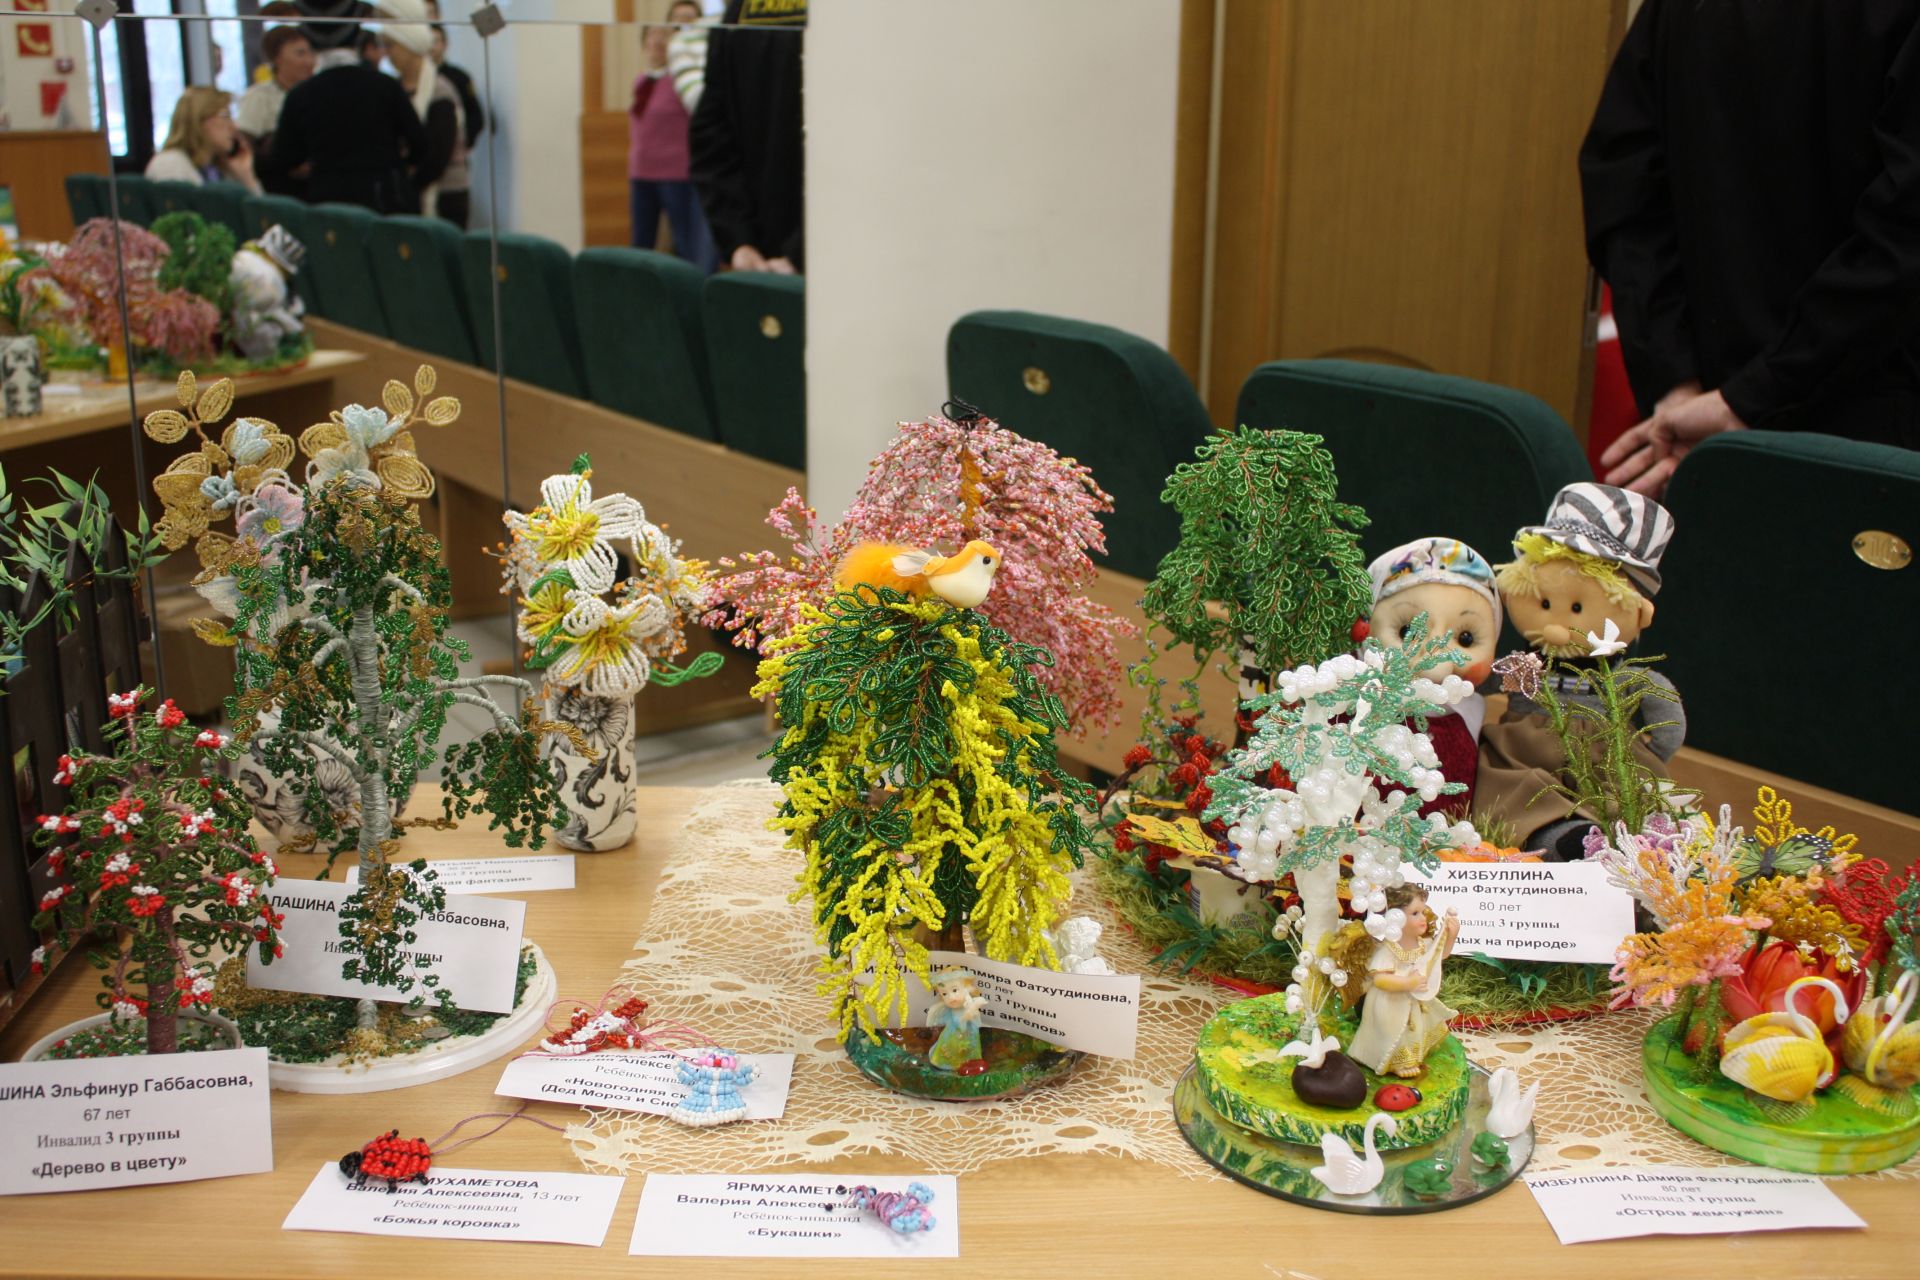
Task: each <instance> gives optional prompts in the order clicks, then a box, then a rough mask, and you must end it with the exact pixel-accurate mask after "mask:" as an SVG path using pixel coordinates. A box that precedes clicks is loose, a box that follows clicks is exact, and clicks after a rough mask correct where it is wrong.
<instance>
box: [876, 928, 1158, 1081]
mask: <svg viewBox="0 0 1920 1280" xmlns="http://www.w3.org/2000/svg"><path fill="white" fill-rule="evenodd" d="M927 965H928V967H929V968H930V969H931V970H932V971H933V972H935V973H938V972H939V971H940V970H941V969H943V968H947V967H952V968H956V969H966V970H968V971H969V972H971V973H972V974H973V976H974V979H975V982H974V985H975V987H976V988H977V989H978V991H979V992H980V998H981V1000H982V1001H983V1002H984V1005H983V1007H982V1009H981V1011H980V1025H981V1026H983V1027H999V1028H1000V1029H1002V1030H1004V1031H1018V1032H1020V1033H1021V1034H1022V1035H1029V1036H1032V1037H1033V1038H1034V1039H1036V1040H1044V1041H1046V1042H1047V1043H1048V1044H1054V1045H1059V1046H1061V1047H1062V1048H1065V1049H1075V1050H1078V1051H1079V1052H1081V1053H1094V1054H1098V1055H1100V1056H1101V1057H1103V1058H1131V1057H1132V1056H1133V1052H1134V1044H1135V1041H1136V1040H1137V1039H1138V1036H1139V1031H1140V975H1139V974H1137V973H1055V972H1054V971H1053V970H1051V969H1034V968H1030V967H1028V966H1027V965H1023V964H1007V963H1006V962H1004V961H1000V960H988V959H985V958H984V957H982V956H976V955H969V954H967V953H966V952H963V951H933V952H929V953H928V955H927ZM907 1005H908V1011H907V1016H908V1017H909V1019H911V1021H912V1024H913V1025H915V1026H921V1025H924V1024H925V1023H926V1020H927V1010H928V1009H931V1008H932V1007H933V1005H934V995H933V993H932V992H931V991H927V990H924V989H923V988H921V987H920V985H919V984H918V983H909V984H908V985H907Z"/></svg>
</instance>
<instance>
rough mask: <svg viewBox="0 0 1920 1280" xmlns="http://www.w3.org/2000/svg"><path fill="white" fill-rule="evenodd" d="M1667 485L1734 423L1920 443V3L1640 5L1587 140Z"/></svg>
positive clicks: (1624, 342)
mask: <svg viewBox="0 0 1920 1280" xmlns="http://www.w3.org/2000/svg"><path fill="white" fill-rule="evenodd" d="M1580 179H1581V189H1582V193H1583V195H1584V198H1585V206H1586V234H1587V253H1588V256H1589V258H1590V259H1591V260H1592V262H1593V265H1594V268H1595V269H1596V270H1597V271H1598V272H1599V273H1600V275H1601V276H1602V277H1604V278H1605V279H1606V281H1607V283H1608V284H1610V285H1611V286H1612V287H1613V299H1614V316H1615V319H1616V321H1617V323H1618V325H1619V329H1620V346H1621V353H1622V355H1623V356H1624V357H1625V360H1626V366H1627V376H1628V379H1629V380H1630V381H1631V383H1632V384H1633V391H1634V397H1635V399H1636V400H1637V401H1638V402H1639V405H1640V410H1641V412H1642V413H1643V414H1645V415H1646V418H1645V420H1644V421H1642V422H1641V423H1639V424H1638V425H1637V426H1635V427H1633V428H1631V429H1630V430H1628V431H1627V432H1626V434H1624V435H1623V436H1621V438H1620V439H1619V440H1617V441H1616V442H1615V443H1614V444H1613V446H1612V447H1611V448H1609V449H1608V450H1607V451H1606V453H1605V454H1603V455H1602V457H1601V462H1602V465H1604V466H1607V467H1610V468H1611V470H1609V471H1608V472H1607V474H1606V477H1605V478H1606V480H1607V482H1608V483H1610V484H1620V485H1626V486H1627V487H1629V488H1633V489H1637V490H1639V491H1641V492H1643V493H1649V494H1655V495H1657V494H1659V493H1660V492H1661V491H1662V490H1663V489H1664V488H1665V486H1666V481H1667V477H1668V476H1669V475H1671V473H1672V471H1673V469H1674V467H1675V466H1676V465H1678V463H1679V461H1680V459H1681V458H1682V457H1684V456H1685V454H1686V452H1687V450H1688V449H1690V448H1691V447H1692V446H1693V445H1694V444H1697V443H1698V442H1699V441H1701V440H1703V439H1705V438H1706V437H1708V436H1710V435H1713V434H1715V433H1717V432H1721V431H1729V430H1737V429H1740V428H1743V427H1765V428H1773V429H1778V430H1788V431H1794V430H1798V431H1821V432H1826V433H1829V434H1832V435H1842V436H1850V437H1853V438H1855V439H1861V440H1872V441H1878V442H1881V443H1887V444H1897V445H1901V446H1904V447H1906V448H1916V447H1920V6H1916V5H1914V4H1913V3H1912V2H1911V0H1822V3H1818V4H1800V3H1780V2H1779V0H1646V3H1645V4H1644V5H1643V6H1642V7H1641V9H1640V12H1639V14H1638V15H1637V16H1636V17H1635V19H1634V22H1633V25H1632V27H1631V28H1629V30H1628V32H1627V36H1626V39H1625V41H1624V42H1623V43H1622V45H1621V47H1620V52H1619V54H1618V56H1617V57H1616V58H1615V59H1614V63H1613V67H1612V69H1611V70H1610V71H1609V73H1608V75H1607V80H1606V85H1605V87H1604V89H1603V90H1602V92H1601V96H1600V104H1599V107H1598V109H1597V110H1596V111H1595V112H1594V117H1593V124H1592V126H1591V128H1590V129H1589V131H1588V133H1587V138H1586V142H1585V144H1584V145H1583V146H1582V147H1581V149H1580Z"/></svg>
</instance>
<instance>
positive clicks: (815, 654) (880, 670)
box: [754, 586, 1092, 1039]
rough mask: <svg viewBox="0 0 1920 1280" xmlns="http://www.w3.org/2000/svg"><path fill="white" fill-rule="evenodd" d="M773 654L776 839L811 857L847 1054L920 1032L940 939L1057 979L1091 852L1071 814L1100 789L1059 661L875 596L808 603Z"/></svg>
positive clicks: (812, 885) (886, 593)
mask: <svg viewBox="0 0 1920 1280" xmlns="http://www.w3.org/2000/svg"><path fill="white" fill-rule="evenodd" d="M768 648H769V649H770V650H771V654H772V656H770V657H768V658H767V659H766V660H765V661H764V662H762V663H761V664H760V683H759V685H758V686H756V688H755V690H754V692H755V693H756V695H759V694H766V695H772V696H773V697H774V698H775V699H776V706H777V708H778V710H779V713H780V719H781V722H782V723H783V724H785V725H786V726H787V729H786V731H785V733H783V734H782V735H781V737H780V740H779V741H778V742H777V743H776V744H775V745H774V747H773V749H772V751H771V753H770V754H771V755H772V757H773V768H772V777H773V779H774V781H775V782H778V783H779V784H780V785H781V786H782V787H783V788H784V789H785V792H786V803H785V804H784V805H783V806H782V807H781V810H780V814H779V816H778V817H776V818H775V819H774V820H773V823H772V825H773V826H774V827H775V828H777V829H780V830H784V831H786V832H787V842H788V845H789V847H791V848H793V849H796V850H799V851H800V852H802V853H804V854H805V855H806V867H805V869H804V870H803V871H802V872H801V875H800V889H799V894H801V895H806V896H808V897H811V898H812V900H813V921H814V928H815V932H816V934H817V935H818V937H819V940H820V942H821V943H822V944H823V945H824V946H825V948H826V954H825V956H823V957H822V959H821V962H820V971H821V974H822V982H821V988H820V990H821V994H823V995H826V996H828V997H830V998H831V999H832V1000H833V1002H834V1006H835V1011H836V1013H837V1014H838V1015H839V1021H840V1035H841V1038H842V1039H845V1038H846V1037H847V1035H848V1034H849V1033H851V1032H852V1031H853V1030H854V1028H855V1027H858V1028H859V1029H860V1030H861V1031H863V1032H865V1033H866V1034H867V1036H868V1037H870V1038H871V1037H873V1036H874V1034H875V1032H876V1028H877V1027H878V1026H879V1025H880V1024H881V1023H882V1022H884V1021H887V1020H889V1019H891V1018H895V1017H904V1016H905V1013H906V1009H907V982H906V979H907V976H908V975H909V974H911V975H913V976H915V977H917V978H918V979H919V980H920V981H921V982H922V983H923V984H926V983H928V982H929V974H928V970H927V954H928V950H929V948H928V946H927V944H926V939H927V938H928V936H929V935H931V937H932V940H933V941H934V943H935V946H936V947H937V948H939V949H946V950H960V949H961V946H962V940H963V933H962V928H963V926H968V925H970V926H971V928H972V931H973V938H974V943H975V946H976V947H977V948H978V949H979V951H980V952H981V953H982V954H984V955H986V956H988V957H991V958H993V959H997V960H1008V961H1012V962H1015V963H1018V964H1029V965H1041V966H1045V967H1049V968H1051V967H1053V966H1054V965H1055V964H1056V963H1057V957H1056V955H1055V953H1054V948H1053V943H1052V941H1051V940H1050V939H1049V938H1048V936H1047V931H1048V930H1049V929H1051V928H1052V927H1053V925H1054V924H1055V923H1056V922H1057V921H1058V920H1059V918H1060V916H1061V914H1062V908H1063V906H1064V904H1065V903H1066V901H1067V899H1068V897H1069V895H1070V894H1071V891H1072V890H1071V886H1070V885H1069V883H1068V880H1067V875H1068V872H1069V870H1070V868H1071V867H1073V866H1077V865H1078V864H1079V862H1080V858H1081V856H1082V854H1083V852H1084V850H1085V849H1086V848H1087V847H1088V845H1089V843H1090V839H1091V835H1090V832H1089V830H1088V828H1087V827H1086V825H1085V824H1084V823H1083V822H1082V820H1081V818H1080V815H1079V813H1078V812H1077V811H1076V809H1075V806H1076V805H1080V804H1085V803H1088V802H1089V801H1090V800H1091V799H1092V791H1091V788H1089V787H1087V786H1086V784H1084V783H1082V782H1080V781H1079V780H1078V779H1075V778H1073V777H1070V776H1068V775H1067V774H1064V773H1062V772H1061V771H1060V769H1059V766H1058V764H1057V761H1056V758H1055V755H1054V742H1053V735H1054V733H1055V732H1056V731H1057V730H1059V729H1060V728H1062V727H1063V726H1064V725H1065V722H1066V721H1065V716H1064V714H1063V713H1062V710H1061V707H1060V702H1059V699H1057V698H1056V697H1054V695H1053V694H1051V693H1049V692H1048V691H1047V690H1046V688H1045V687H1044V686H1043V685H1042V684H1041V683H1040V682H1039V680H1038V679H1037V678H1036V677H1035V675H1034V669H1035V668H1036V667H1038V668H1044V667H1045V666H1046V665H1047V662H1048V655H1047V653H1046V651H1045V650H1042V649H1038V648H1036V647H1034V646H1032V645H1026V644H1022V643H1021V642H1019V641H1017V640H1014V639H1012V638H1011V637H1009V636H1008V635H1007V633H1006V632H1004V631H1002V630H1000V629H999V628H998V627H995V626H994V625H992V624H991V623H989V622H988V621H987V620H986V619H985V618H984V617H982V616H981V615H980V614H979V613H976V612H975V611H973V610H971V609H955V608H952V607H951V606H949V605H947V604H945V603H944V602H942V601H939V600H937V599H935V600H925V601H919V602H914V601H910V600H908V599H907V598H906V597H905V596H903V595H900V594H899V593H897V592H894V591H892V590H889V589H886V588H876V587H867V586H863V587H860V588H857V589H856V590H854V591H851V592H847V593H844V594H841V595H836V596H832V597H830V598H829V599H828V600H827V601H826V603H825V605H824V606H821V607H816V606H813V605H804V606H802V609H801V613H800V622H799V625H798V627H797V628H795V629H794V630H793V631H792V633H791V634H789V635H787V636H784V637H782V638H780V639H778V640H774V641H772V642H771V643H770V644H769V645H768ZM796 896H798V895H796ZM869 975H870V979H871V980H868V977H869Z"/></svg>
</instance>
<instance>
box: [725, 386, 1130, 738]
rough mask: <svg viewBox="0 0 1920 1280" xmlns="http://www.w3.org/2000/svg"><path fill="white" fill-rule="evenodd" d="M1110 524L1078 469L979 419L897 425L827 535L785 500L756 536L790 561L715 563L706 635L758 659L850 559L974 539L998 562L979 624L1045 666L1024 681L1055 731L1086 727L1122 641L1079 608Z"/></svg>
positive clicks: (825, 592) (1115, 627)
mask: <svg viewBox="0 0 1920 1280" xmlns="http://www.w3.org/2000/svg"><path fill="white" fill-rule="evenodd" d="M1112 510H1113V499H1112V498H1110V497H1108V496H1107V494H1106V493H1105V492H1103V491H1102V490H1101V488H1100V487H1099V485H1097V484H1095V483H1094V480H1093V473H1092V472H1091V471H1089V470H1088V469H1087V468H1086V467H1084V466H1082V465H1081V464H1080V463H1078V462H1075V461H1073V460H1072V459H1071V458H1062V457H1061V456H1060V455H1059V454H1057V453H1055V452H1054V451H1053V450H1052V449H1050V448H1048V447H1047V446H1046V445H1043V444H1039V443H1036V442H1035V441H1032V440H1028V439H1026V438H1024V437H1022V436H1019V435H1016V434H1015V433H1013V432H1011V431H1008V430H1007V429H1006V428H1004V427H1001V426H999V425H997V424H995V423H993V422H990V421H987V420H986V419H973V420H968V421H953V420H950V419H947V418H942V417H935V418H932V419H929V420H928V421H926V422H903V423H901V424H900V434H899V435H898V436H897V437H896V438H895V439H894V441H893V443H892V444H890V445H888V446H887V447H886V449H885V450H883V451H882V452H881V454H880V455H879V456H878V457H877V458H875V459H874V460H873V463H872V465H871V466H870V467H869V468H868V470H867V478H866V480H865V482H864V483H863V484H862V485H861V486H860V492H859V494H858V496H856V498H855V499H854V502H853V505H852V506H851V507H849V508H848V509H847V514H846V516H845V518H844V519H842V520H841V521H840V523H839V524H838V525H835V526H834V527H833V528H832V529H826V528H823V527H822V525H821V523H820V519H819V516H818V515H817V514H816V513H815V512H814V511H813V509H812V508H811V507H808V506H807V505H806V503H805V502H804V501H803V500H802V499H801V497H800V494H799V492H798V491H796V490H788V492H787V497H786V500H785V501H784V502H782V503H781V504H780V505H779V506H777V507H775V508H774V509H773V510H772V511H771V512H770V513H768V515H767V523H768V524H769V525H771V526H773V528H774V529H775V530H776V531H777V532H778V533H779V534H780V535H781V536H782V537H784V538H786V539H787V540H788V541H790V542H791V543H792V544H793V549H792V552H791V554H790V555H789V556H788V557H787V558H786V559H784V560H782V559H781V557H780V556H779V554H778V553H776V552H772V551H755V552H750V553H748V554H746V555H743V556H741V557H740V558H739V560H738V561H737V562H736V561H732V560H722V561H720V564H721V566H722V568H724V569H727V570H730V572H728V573H725V574H723V575H722V576H721V577H720V578H719V579H718V580H717V582H716V583H715V588H714V590H715V595H716V596H717V597H718V598H720V599H722V600H724V601H726V602H728V603H727V604H726V605H725V606H724V607H721V608H718V609H716V610H714V611H713V612H712V613H710V614H709V615H708V617H707V619H706V621H707V623H708V625H710V626H725V627H726V628H727V629H728V630H730V631H732V632H734V633H735V635H734V643H735V644H738V645H741V646H743V647H747V648H754V649H758V650H759V651H760V652H761V653H762V654H767V653H771V652H773V650H772V647H771V646H772V644H773V642H774V641H777V640H780V639H782V638H784V637H786V636H788V635H791V634H792V633H793V632H794V631H795V630H796V629H797V628H798V627H799V626H800V625H801V624H802V621H803V617H802V613H801V610H802V608H803V607H804V606H807V605H814V606H819V605H824V604H825V603H826V601H827V599H828V598H829V597H830V596H832V595H833V593H834V571H835V570H836V569H837V568H838V567H839V565H840V562H841V560H842V559H844V558H845V556H846V554H847V552H848V551H849V550H851V549H852V548H853V547H854V546H855V545H857V544H859V543H862V542H881V543H897V544H905V545H910V546H918V547H927V548H934V547H939V548H943V549H945V550H948V551H951V550H955V549H957V548H959V547H961V546H964V545H965V544H966V543H968V542H970V541H973V540H975V539H978V540H980V541H983V542H986V543H989V544H991V545H992V546H994V547H996V548H998V549H999V550H1000V552H1001V553H1002V556H1003V564H1002V567H1001V569H1000V571H999V576H998V584H999V585H998V586H997V588H996V589H995V591H994V593H993V595H992V596H991V597H990V598H989V599H988V600H987V601H986V603H984V604H982V605H981V606H980V612H981V614H982V616H984V617H985V618H986V620H987V621H989V622H991V623H992V624H993V625H994V626H996V627H999V628H1001V629H1002V630H1004V631H1005V632H1006V633H1007V634H1008V635H1009V636H1011V637H1013V638H1014V639H1016V640H1018V641H1020V642H1022V644H1023V645H1025V646H1029V647H1030V648H1033V649H1040V650H1045V651H1046V652H1048V653H1050V654H1052V655H1053V663H1052V665H1050V666H1045V667H1041V668H1039V669H1038V670H1037V671H1036V673H1035V674H1037V675H1038V676H1039V678H1040V680H1041V683H1042V684H1044V685H1045V686H1046V688H1047V689H1048V690H1050V691H1051V692H1052V693H1053V694H1054V695H1055V696H1056V697H1057V698H1058V699H1059V700H1060V703H1061V706H1062V708H1063V710H1064V712H1065V715H1066V717H1067V723H1068V724H1069V725H1071V726H1073V727H1075V728H1085V727H1089V726H1093V727H1098V726H1101V725H1104V724H1106V723H1108V722H1109V721H1110V720H1111V718H1112V716H1113V713H1114V712H1115V711H1116V710H1117V709H1118V707H1119V688H1120V664H1119V660H1118V658H1116V657H1115V653H1114V641H1115V638H1116V637H1117V636H1122V635H1128V634H1131V628H1130V627H1129V625H1128V624H1127V623H1126V621H1125V620H1123V619H1122V618H1120V617H1119V616H1118V615H1116V614H1115V613H1114V612H1113V611H1112V610H1110V609H1107V608H1105V607H1104V606H1102V605H1098V604H1095V603H1094V602H1093V601H1092V600H1089V599H1088V598H1087V596H1086V589H1087V586H1088V584H1089V583H1091V582H1092V580H1093V576H1094V567H1093V561H1092V560H1091V559H1090V558H1089V556H1088V552H1090V551H1093V552H1102V551H1104V550H1105V549H1106V534H1105V532H1104V531H1103V530H1102V529H1101V527H1100V517H1101V516H1102V515H1103V514H1105V513H1107V512H1110V511H1112Z"/></svg>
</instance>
